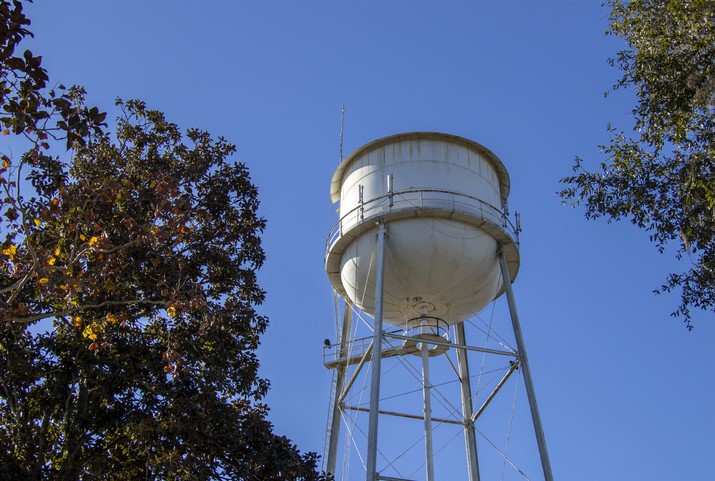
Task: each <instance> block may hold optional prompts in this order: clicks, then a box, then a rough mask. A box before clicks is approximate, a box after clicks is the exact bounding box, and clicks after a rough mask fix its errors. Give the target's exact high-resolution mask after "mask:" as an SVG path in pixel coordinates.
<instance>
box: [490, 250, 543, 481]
mask: <svg viewBox="0 0 715 481" xmlns="http://www.w3.org/2000/svg"><path fill="white" fill-rule="evenodd" d="M498 257H499V267H500V268H501V274H502V280H503V281H504V291H505V293H506V298H507V302H508V303H509V313H510V315H511V324H512V326H513V328H514V338H515V340H516V348H517V350H518V351H519V361H520V365H521V372H522V374H523V375H524V386H525V388H526V394H527V397H528V398H529V408H530V409H531V420H532V421H533V423H534V432H535V434H536V444H537V445H538V446H539V455H540V456H541V467H542V469H543V470H544V479H545V480H546V481H553V480H554V476H553V474H552V472H551V461H549V453H548V451H547V450H546V437H545V436H544V429H543V427H542V425H541V416H540V415H539V406H538V405H537V403H536V392H535V391H534V382H533V381H532V379H531V369H530V368H529V361H528V358H527V355H526V346H525V345H524V337H523V335H522V333H521V324H520V322H519V314H518V313H517V310H516V301H515V300H514V291H513V290H512V287H511V278H510V277H509V268H508V266H507V263H506V258H505V257H504V253H503V252H502V250H501V249H499V253H498Z"/></svg>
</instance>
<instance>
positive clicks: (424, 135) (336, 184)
mask: <svg viewBox="0 0 715 481" xmlns="http://www.w3.org/2000/svg"><path fill="white" fill-rule="evenodd" d="M406 140H442V141H444V142H450V143H453V144H458V145H463V146H465V147H467V148H470V149H473V150H475V151H477V152H479V153H480V154H482V155H483V156H484V157H485V158H486V159H487V160H488V161H489V162H490V163H491V164H492V166H493V167H494V169H495V170H496V173H497V176H498V177H499V192H500V194H501V196H502V197H503V198H507V197H508V196H509V188H510V182H509V173H508V172H507V170H506V167H504V164H503V163H502V161H501V160H499V157H497V156H496V154H494V152H492V151H491V150H489V149H487V148H486V147H484V146H483V145H482V144H479V143H477V142H474V141H473V140H469V139H466V138H464V137H459V136H457V135H452V134H444V133H441V132H405V133H401V134H395V135H388V136H387V137H382V138H381V139H377V140H374V141H372V142H369V143H367V144H365V145H363V146H362V147H360V148H359V149H357V150H355V151H354V152H352V153H351V154H350V155H348V156H347V157H345V159H343V161H342V162H341V163H340V165H338V168H337V169H335V173H334V174H333V179H332V180H331V182H330V199H331V200H332V201H333V202H338V201H339V200H340V188H341V186H342V183H343V173H344V172H345V169H347V168H348V166H349V165H350V164H351V163H352V162H353V160H355V158H357V157H359V156H361V155H363V154H365V153H367V152H369V151H371V150H375V149H377V148H380V147H383V146H385V145H389V144H394V143H398V142H402V141H406Z"/></svg>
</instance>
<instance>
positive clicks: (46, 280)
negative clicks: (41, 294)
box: [37, 277, 50, 286]
mask: <svg viewBox="0 0 715 481" xmlns="http://www.w3.org/2000/svg"><path fill="white" fill-rule="evenodd" d="M48 282H50V280H49V279H48V278H47V277H43V278H42V279H38V281H37V283H38V284H40V285H41V286H44V285H45V284H47V283H48Z"/></svg>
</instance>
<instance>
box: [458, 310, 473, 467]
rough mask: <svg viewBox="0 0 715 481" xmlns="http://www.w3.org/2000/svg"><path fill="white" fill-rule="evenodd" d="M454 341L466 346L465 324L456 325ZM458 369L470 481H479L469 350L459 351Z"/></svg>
mask: <svg viewBox="0 0 715 481" xmlns="http://www.w3.org/2000/svg"><path fill="white" fill-rule="evenodd" d="M454 341H455V342H456V343H457V344H458V345H460V346H466V345H467V341H466V337H465V335H464V323H463V322H460V323H459V324H455V325H454ZM457 367H458V368H459V381H460V387H461V390H462V417H463V418H464V442H465V445H466V448H467V470H468V474H469V481H479V459H478V458H477V436H476V432H475V430H474V421H473V420H472V415H473V411H474V408H473V405H472V383H471V381H470V376H469V362H468V360H467V350H466V349H459V348H458V349H457Z"/></svg>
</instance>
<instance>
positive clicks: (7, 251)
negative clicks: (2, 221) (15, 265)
mask: <svg viewBox="0 0 715 481" xmlns="http://www.w3.org/2000/svg"><path fill="white" fill-rule="evenodd" d="M16 252H17V246H15V245H13V244H10V246H9V247H6V248H5V249H3V250H2V253H3V254H5V255H6V256H8V257H14V256H15V253H16Z"/></svg>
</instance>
